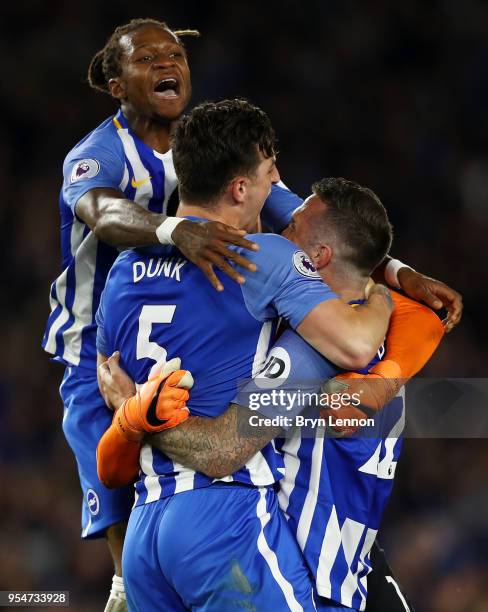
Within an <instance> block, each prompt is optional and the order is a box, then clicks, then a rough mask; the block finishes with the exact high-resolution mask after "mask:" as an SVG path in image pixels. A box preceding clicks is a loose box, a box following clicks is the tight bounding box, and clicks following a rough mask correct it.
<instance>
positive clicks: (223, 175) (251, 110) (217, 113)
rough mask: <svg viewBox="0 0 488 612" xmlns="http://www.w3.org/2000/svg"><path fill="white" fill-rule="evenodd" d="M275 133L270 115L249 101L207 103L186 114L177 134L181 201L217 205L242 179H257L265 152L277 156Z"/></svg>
mask: <svg viewBox="0 0 488 612" xmlns="http://www.w3.org/2000/svg"><path fill="white" fill-rule="evenodd" d="M274 146H275V133H274V130H273V127H272V126H271V122H270V120H269V118H268V116H267V115H266V113H265V112H264V111H262V110H261V109H260V108H258V107H257V106H254V105H253V104H251V103H250V102H248V101H247V100H237V99H236V100H222V101H221V102H204V103H203V104H200V105H198V106H196V107H195V108H194V109H193V110H192V111H191V112H190V113H188V114H187V115H184V116H183V117H182V118H181V119H180V121H179V122H178V124H177V126H176V129H175V131H174V133H173V140H172V149H173V161H174V165H175V170H176V174H177V176H178V181H179V190H180V197H181V199H182V200H186V201H187V202H198V203H199V204H212V203H214V202H215V201H216V200H217V199H218V198H219V196H221V195H222V193H223V192H224V190H225V188H226V186H227V185H228V184H229V182H230V181H231V180H232V179H233V178H235V177H236V176H238V175H240V174H242V175H244V176H251V175H252V174H253V173H254V172H255V171H256V169H257V167H258V165H259V154H258V152H259V151H260V152H261V153H262V154H263V155H264V156H265V157H267V158H268V157H272V156H273V155H274Z"/></svg>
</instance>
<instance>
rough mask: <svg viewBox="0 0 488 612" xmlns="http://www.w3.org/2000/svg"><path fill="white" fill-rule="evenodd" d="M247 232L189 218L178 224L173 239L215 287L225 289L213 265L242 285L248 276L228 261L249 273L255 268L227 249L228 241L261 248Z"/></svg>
mask: <svg viewBox="0 0 488 612" xmlns="http://www.w3.org/2000/svg"><path fill="white" fill-rule="evenodd" d="M245 235H246V232H245V231H244V230H239V229H236V228H235V227H231V226H230V225H225V223H220V222H218V221H209V222H202V223H200V222H195V221H189V220H186V221H182V222H181V223H178V225H177V226H176V227H175V229H174V231H173V233H172V234H171V238H172V239H173V242H174V243H175V245H176V246H177V247H178V249H179V250H180V251H181V252H182V253H183V255H184V256H185V257H186V258H188V259H189V260H190V261H191V262H193V263H194V264H195V265H196V266H198V267H199V268H200V269H201V270H202V272H203V273H204V274H205V276H206V277H207V278H208V280H209V281H210V282H211V283H212V285H213V286H214V287H215V289H217V291H223V290H224V287H223V286H222V283H221V282H220V281H219V279H218V278H217V276H216V274H215V272H214V269H213V267H214V266H215V267H217V268H218V269H219V270H221V271H222V272H224V273H225V274H227V276H230V277H231V278H232V280H235V281H236V282H237V283H239V284H242V283H244V281H245V279H244V277H243V276H242V275H241V274H239V273H238V272H237V270H236V269H235V268H233V267H232V266H231V265H230V264H229V261H232V262H234V263H235V264H237V265H238V266H241V267H242V268H244V269H245V270H249V271H250V272H255V271H256V266H255V265H254V264H253V263H251V262H250V261H248V260H247V259H246V258H245V257H243V256H242V255H239V254H238V253H236V252H235V251H231V250H230V249H228V248H227V246H228V245H229V244H233V245H236V246H239V247H243V248H245V249H249V250H250V251H258V250H259V246H258V245H257V244H256V243H255V242H251V241H250V240H246V238H244V236H245Z"/></svg>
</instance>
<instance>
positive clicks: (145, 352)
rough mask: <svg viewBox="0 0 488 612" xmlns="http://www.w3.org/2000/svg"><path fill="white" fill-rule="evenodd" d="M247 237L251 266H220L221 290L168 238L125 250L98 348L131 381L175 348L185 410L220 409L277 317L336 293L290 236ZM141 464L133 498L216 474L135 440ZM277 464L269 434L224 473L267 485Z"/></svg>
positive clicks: (109, 291) (262, 349)
mask: <svg viewBox="0 0 488 612" xmlns="http://www.w3.org/2000/svg"><path fill="white" fill-rule="evenodd" d="M192 218H194V217H192ZM251 239H252V240H255V241H256V242H257V243H258V244H259V245H260V250H259V251H258V252H249V254H248V256H249V259H250V260H251V261H253V262H254V263H255V264H256V265H257V271H256V272H254V273H248V272H243V273H244V275H245V276H246V283H245V284H244V285H242V286H241V285H238V284H237V283H235V282H233V281H232V280H230V279H229V278H227V277H226V276H224V275H223V274H220V273H219V277H220V278H221V281H222V283H223V285H224V287H225V291H224V292H223V293H218V292H216V291H215V289H213V287H212V286H211V285H210V284H209V283H208V281H207V280H206V278H205V276H204V275H203V273H202V272H201V270H200V269H199V268H197V267H196V266H194V265H193V264H192V263H191V262H188V261H187V260H186V259H185V258H183V256H182V255H181V254H180V253H179V251H178V250H177V249H176V248H174V247H163V246H157V247H151V248H146V249H137V250H133V251H126V252H124V253H122V254H121V255H120V256H119V258H118V259H117V261H116V262H115V264H114V266H113V267H112V269H111V271H110V274H109V277H108V280H107V285H106V287H105V290H104V292H103V294H102V298H101V301H100V307H99V310H98V313H97V324H98V336H97V347H98V350H99V352H101V353H102V354H105V355H110V354H112V352H113V351H114V350H118V351H120V353H121V361H122V367H123V368H124V369H125V370H126V371H127V372H128V373H129V375H130V376H131V377H132V378H133V380H135V381H136V383H142V382H144V381H145V380H146V379H147V377H148V373H149V371H150V369H151V367H152V366H153V365H154V363H155V362H156V361H162V360H163V361H164V360H165V359H171V358H173V357H180V358H181V360H182V367H184V368H186V369H189V370H190V371H191V372H192V374H193V377H194V379H195V385H194V387H193V389H192V392H191V397H190V401H189V402H188V406H189V408H190V411H191V413H192V414H193V415H197V416H206V417H216V416H218V415H219V414H221V413H223V412H224V411H225V410H226V409H227V406H228V404H229V403H230V402H231V401H232V399H233V397H234V396H235V394H236V388H237V383H238V381H239V380H243V379H249V378H251V376H252V375H253V374H256V373H257V372H258V370H259V368H260V367H261V366H262V364H263V362H264V358H265V357H266V352H267V350H268V348H269V345H270V341H271V340H272V338H273V327H274V325H273V323H274V320H275V319H276V317H278V316H282V317H284V318H286V319H287V320H288V321H289V323H290V325H291V326H292V327H293V328H295V327H297V326H298V325H299V324H300V322H301V321H302V320H303V319H304V317H305V316H306V315H307V314H308V313H309V312H310V311H311V310H312V309H313V308H314V307H315V306H316V305H317V304H319V303H320V302H323V301H326V300H329V299H333V298H337V296H336V295H335V294H334V293H333V292H332V291H331V290H330V288H329V287H328V286H327V285H326V284H324V283H323V282H322V280H321V279H320V277H318V275H317V274H316V273H315V274H311V273H310V271H309V270H308V269H306V268H303V265H301V262H302V258H305V259H306V256H305V254H304V253H303V252H301V251H299V250H297V247H296V245H294V244H293V243H291V242H289V241H288V240H286V239H285V238H282V237H281V236H276V235H274V234H254V235H252V236H251ZM307 261H308V260H307ZM140 467H141V473H140V479H139V481H138V482H137V484H136V493H137V500H136V505H141V504H144V503H149V502H152V501H155V500H156V499H161V498H164V497H167V496H169V495H173V494H175V493H179V492H181V491H186V490H189V489H194V488H200V487H204V486H208V485H210V484H211V483H212V482H213V480H212V479H211V478H208V477H207V476H205V475H203V474H199V473H196V472H194V471H193V470H190V469H188V468H186V467H184V466H182V465H179V464H177V463H174V462H173V461H171V460H170V459H169V457H167V456H166V455H164V454H163V453H161V452H159V451H157V450H155V449H153V448H151V447H150V446H148V445H146V446H144V447H143V448H142V451H141V455H140ZM283 472H284V464H283V457H282V455H281V454H280V453H277V452H276V450H275V448H274V444H268V445H267V446H266V447H265V448H263V449H262V451H261V452H259V453H257V454H256V455H255V456H254V457H253V458H252V459H251V460H250V461H249V463H247V464H246V465H245V466H244V467H243V468H241V469H240V470H238V471H237V472H236V473H234V474H233V475H232V476H228V477H226V478H224V479H223V480H227V481H232V480H235V481H239V482H244V483H247V484H253V485H256V486H264V485H271V484H273V483H274V482H275V481H277V480H278V479H280V478H281V477H282V476H283Z"/></svg>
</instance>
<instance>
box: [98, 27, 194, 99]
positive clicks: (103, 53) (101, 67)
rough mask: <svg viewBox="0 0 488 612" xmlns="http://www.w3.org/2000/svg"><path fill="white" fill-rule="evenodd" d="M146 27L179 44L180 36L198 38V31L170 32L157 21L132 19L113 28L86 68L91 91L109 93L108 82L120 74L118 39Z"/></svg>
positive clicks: (120, 55) (120, 53)
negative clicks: (166, 33) (160, 31)
mask: <svg viewBox="0 0 488 612" xmlns="http://www.w3.org/2000/svg"><path fill="white" fill-rule="evenodd" d="M147 26H153V27H156V28H161V29H162V30H165V31H166V32H169V34H172V35H173V36H174V37H175V39H176V40H177V41H178V42H180V43H181V41H180V38H181V37H182V36H200V33H199V32H198V30H172V29H171V28H170V27H169V26H168V24H167V23H166V22H165V21H158V20H157V19H132V21H129V23H126V24H124V25H121V26H118V27H117V28H115V30H114V31H113V32H112V34H111V35H110V36H109V38H108V40H107V42H106V44H105V46H104V47H103V49H100V51H97V52H96V53H95V55H94V56H93V57H92V60H91V62H90V65H89V67H88V83H89V84H90V86H91V87H93V89H98V91H103V92H104V93H110V89H109V87H108V82H109V81H110V79H113V78H115V77H118V76H120V74H121V72H122V68H121V65H120V60H121V58H122V47H121V46H120V39H121V38H122V36H125V35H126V34H132V32H136V31H137V30H140V29H141V28H145V27H147Z"/></svg>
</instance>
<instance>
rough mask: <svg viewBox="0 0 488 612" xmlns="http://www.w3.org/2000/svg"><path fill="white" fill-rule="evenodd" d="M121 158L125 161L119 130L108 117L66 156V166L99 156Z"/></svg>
mask: <svg viewBox="0 0 488 612" xmlns="http://www.w3.org/2000/svg"><path fill="white" fill-rule="evenodd" d="M103 154H105V155H109V156H110V157H111V158H113V157H114V156H119V157H120V158H121V160H123V159H124V148H123V145H122V141H121V140H120V138H119V137H118V136H117V128H116V126H115V125H114V122H113V117H108V118H107V119H106V120H105V121H104V122H103V123H101V124H100V125H99V126H98V127H96V128H95V129H94V130H92V131H91V132H90V133H89V134H87V135H86V136H85V137H84V138H82V139H81V140H80V141H79V142H78V143H76V145H75V146H74V147H73V148H72V149H71V151H70V152H69V153H68V154H67V155H66V157H65V160H64V165H65V166H66V165H67V164H69V163H70V162H71V161H73V160H77V159H81V158H94V159H96V157H97V155H103Z"/></svg>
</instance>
